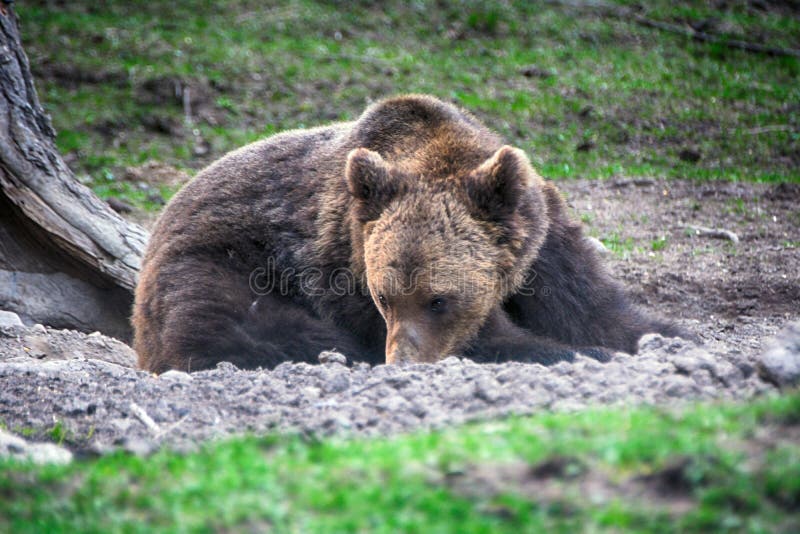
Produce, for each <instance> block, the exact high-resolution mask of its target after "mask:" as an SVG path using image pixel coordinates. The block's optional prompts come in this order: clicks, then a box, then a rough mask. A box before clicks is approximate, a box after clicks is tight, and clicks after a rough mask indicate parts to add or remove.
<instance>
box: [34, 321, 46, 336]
mask: <svg viewBox="0 0 800 534" xmlns="http://www.w3.org/2000/svg"><path fill="white" fill-rule="evenodd" d="M31 330H33V332H34V333H35V334H46V333H47V328H45V326H44V325H43V324H41V323H36V324H35V325H33V326H32V327H31Z"/></svg>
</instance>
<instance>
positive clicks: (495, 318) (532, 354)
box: [464, 308, 611, 365]
mask: <svg viewBox="0 0 800 534" xmlns="http://www.w3.org/2000/svg"><path fill="white" fill-rule="evenodd" d="M577 353H581V354H583V355H585V356H589V357H591V358H594V359H596V360H598V361H601V362H607V361H609V360H610V359H611V353H610V352H608V351H607V350H606V349H603V348H600V347H571V346H568V345H564V344H562V343H559V342H557V341H555V340H552V339H548V338H545V337H541V336H537V335H534V334H533V333H531V332H530V331H528V330H525V329H524V328H521V327H519V326H517V325H515V324H514V323H513V322H512V321H511V318H510V317H509V316H508V314H507V313H506V312H505V311H503V310H502V309H500V308H496V309H495V310H494V311H493V312H492V313H491V314H490V315H489V317H488V318H487V320H486V322H485V323H484V325H483V327H482V328H481V330H480V332H479V334H478V336H477V337H476V338H475V339H474V340H473V341H472V343H470V345H469V347H468V348H467V350H466V351H465V352H464V355H465V356H467V357H468V358H470V359H472V360H474V361H476V362H481V363H501V362H508V361H518V362H525V363H541V364H543V365H552V364H554V363H558V362H562V361H573V360H574V359H575V355H576V354H577Z"/></svg>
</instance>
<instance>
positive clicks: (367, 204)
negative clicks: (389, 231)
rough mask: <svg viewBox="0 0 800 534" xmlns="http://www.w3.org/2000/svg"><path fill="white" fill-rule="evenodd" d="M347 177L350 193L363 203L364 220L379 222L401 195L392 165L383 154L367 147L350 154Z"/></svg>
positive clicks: (361, 211) (360, 203) (346, 168)
mask: <svg viewBox="0 0 800 534" xmlns="http://www.w3.org/2000/svg"><path fill="white" fill-rule="evenodd" d="M345 177H346V178H347V189H348V191H349V192H350V194H351V195H352V196H353V198H355V199H356V200H357V201H359V202H358V205H359V208H360V209H359V218H360V219H362V221H369V220H374V219H377V218H378V217H379V216H380V213H381V211H382V210H383V208H384V207H385V206H386V204H388V202H389V201H390V200H391V199H392V198H393V197H394V195H395V194H396V193H397V184H395V183H394V180H392V176H391V173H390V169H389V164H388V163H386V161H385V160H384V159H383V158H382V157H381V156H380V154H378V153H377V152H373V151H372V150H368V149H366V148H357V149H355V150H353V151H351V152H350V154H348V156H347V165H346V167H345Z"/></svg>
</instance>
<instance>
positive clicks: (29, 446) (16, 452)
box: [0, 429, 72, 464]
mask: <svg viewBox="0 0 800 534" xmlns="http://www.w3.org/2000/svg"><path fill="white" fill-rule="evenodd" d="M0 458H14V459H17V460H27V461H30V462H33V463H35V464H68V463H70V462H71V461H72V453H71V452H69V451H68V450H67V449H65V448H63V447H59V446H58V445H55V444H53V443H30V442H28V441H26V440H24V439H23V438H21V437H19V436H15V435H14V434H11V433H10V432H6V431H5V430H3V429H0Z"/></svg>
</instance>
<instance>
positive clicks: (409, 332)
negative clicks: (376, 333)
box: [386, 321, 425, 364]
mask: <svg viewBox="0 0 800 534" xmlns="http://www.w3.org/2000/svg"><path fill="white" fill-rule="evenodd" d="M423 338H424V336H423V334H422V332H421V329H420V326H419V325H416V324H414V323H413V322H410V321H397V322H395V324H393V325H391V326H390V327H389V329H388V334H387V336H386V363H387V364H395V363H411V362H418V361H421V360H422V358H421V351H422V349H423V347H424V346H425V343H424V339H423Z"/></svg>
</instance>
